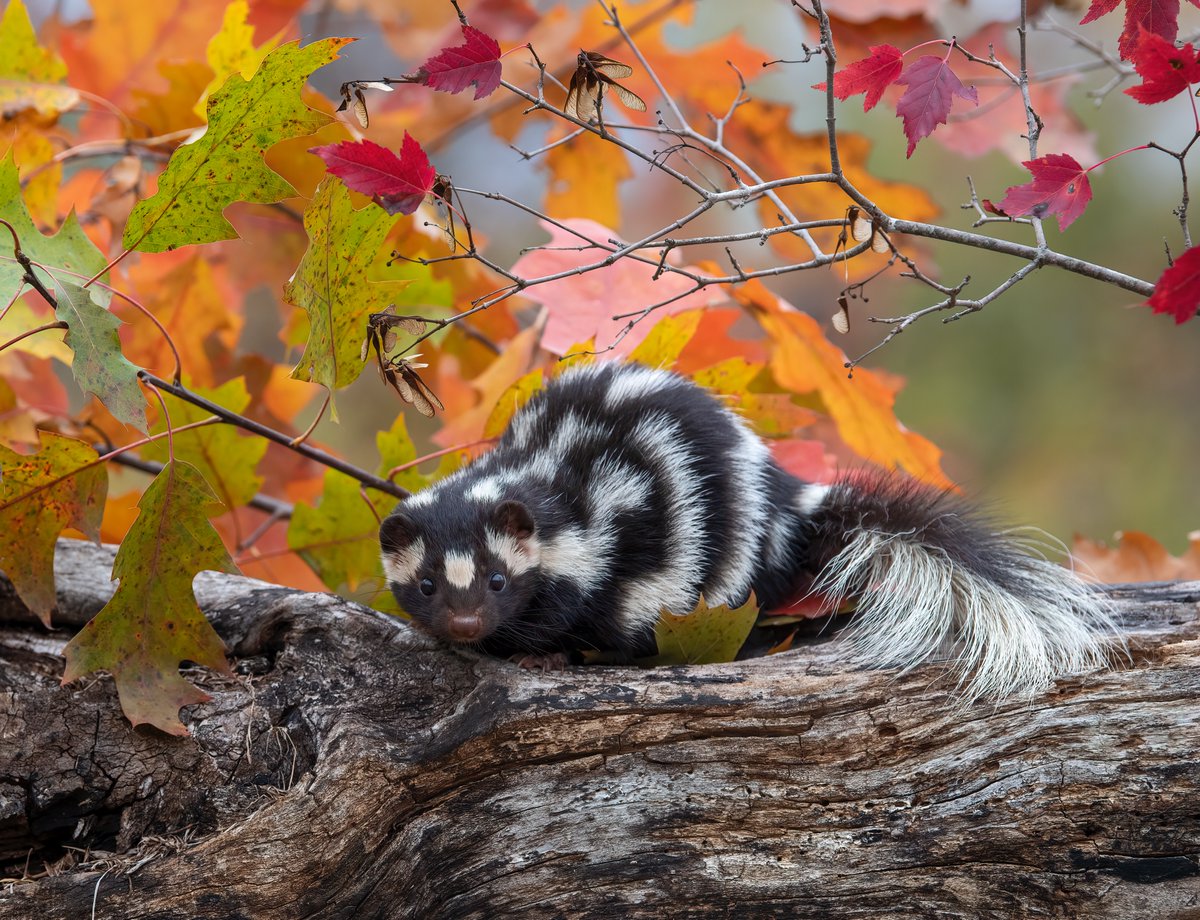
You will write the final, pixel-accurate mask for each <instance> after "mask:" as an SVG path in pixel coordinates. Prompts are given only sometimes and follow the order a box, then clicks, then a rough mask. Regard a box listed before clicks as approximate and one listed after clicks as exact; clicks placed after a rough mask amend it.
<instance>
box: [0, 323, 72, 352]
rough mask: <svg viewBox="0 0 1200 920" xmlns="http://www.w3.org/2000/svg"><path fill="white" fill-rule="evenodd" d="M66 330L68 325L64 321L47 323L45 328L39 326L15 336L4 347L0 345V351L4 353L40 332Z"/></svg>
mask: <svg viewBox="0 0 1200 920" xmlns="http://www.w3.org/2000/svg"><path fill="white" fill-rule="evenodd" d="M66 328H67V324H66V323H64V322H63V321H62V320H59V321H58V322H54V323H46V324H45V325H43V326H38V327H37V328H36V329H28V330H26V331H25V332H22V333H21V334H20V335H18V336H14V337H13V338H11V339H9V340H8V341H7V342H5V343H4V344H3V345H0V351H4V349H6V348H8V347H9V346H10V345H16V344H17V342H19V341H21V339H27V338H29V336H31V335H34V334H36V333H38V332H46V331H47V330H49V329H66Z"/></svg>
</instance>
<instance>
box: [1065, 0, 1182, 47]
mask: <svg viewBox="0 0 1200 920" xmlns="http://www.w3.org/2000/svg"><path fill="white" fill-rule="evenodd" d="M1122 2H1124V3H1125V23H1124V26H1123V27H1122V29H1121V37H1120V38H1119V39H1118V40H1117V50H1118V51H1119V52H1120V54H1121V57H1122V58H1124V59H1125V60H1127V61H1128V60H1132V59H1133V56H1134V55H1135V54H1136V49H1137V42H1138V36H1139V35H1140V34H1141V32H1143V31H1146V32H1151V33H1153V34H1155V35H1158V36H1160V37H1162V38H1163V39H1165V40H1166V41H1168V42H1173V41H1175V35H1176V34H1177V33H1178V31H1179V0H1092V5H1091V6H1090V7H1088V11H1087V12H1086V13H1085V14H1084V16H1083V18H1082V19H1081V20H1079V24H1080V25H1086V24H1087V23H1089V22H1094V21H1095V20H1097V19H1099V18H1100V17H1101V16H1105V15H1107V14H1109V13H1111V12H1112V11H1113V10H1115V9H1116V8H1117V7H1118V6H1120V4H1121V3H1122ZM1192 3H1193V5H1195V3H1196V0H1192Z"/></svg>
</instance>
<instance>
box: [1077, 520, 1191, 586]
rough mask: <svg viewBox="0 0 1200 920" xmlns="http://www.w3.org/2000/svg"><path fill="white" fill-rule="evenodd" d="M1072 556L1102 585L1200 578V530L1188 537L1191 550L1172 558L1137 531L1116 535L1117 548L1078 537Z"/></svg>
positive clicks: (1159, 545)
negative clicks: (1101, 582)
mask: <svg viewBox="0 0 1200 920" xmlns="http://www.w3.org/2000/svg"><path fill="white" fill-rule="evenodd" d="M1071 556H1072V557H1073V558H1074V559H1075V561H1076V562H1077V563H1078V564H1079V566H1080V571H1081V573H1082V574H1084V575H1086V576H1092V577H1094V578H1096V579H1098V580H1099V581H1103V582H1130V581H1176V580H1181V579H1182V580H1188V581H1190V580H1193V579H1200V531H1194V532H1192V533H1190V534H1188V548H1187V550H1186V551H1185V552H1184V554H1183V555H1182V556H1172V555H1171V554H1170V553H1168V552H1167V550H1166V547H1164V546H1163V545H1162V544H1161V543H1159V542H1158V541H1157V540H1155V539H1154V538H1153V537H1151V536H1148V535H1147V534H1144V533H1142V532H1141V531H1138V530H1127V531H1124V532H1123V533H1119V534H1117V545H1116V546H1114V547H1109V546H1105V545H1104V544H1103V543H1101V542H1099V541H1096V540H1089V539H1087V538H1086V537H1081V536H1078V535H1076V537H1075V543H1074V545H1073V546H1072V547H1071Z"/></svg>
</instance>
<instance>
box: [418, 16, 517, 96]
mask: <svg viewBox="0 0 1200 920" xmlns="http://www.w3.org/2000/svg"><path fill="white" fill-rule="evenodd" d="M462 34H463V44H461V45H458V46H457V47H455V48H443V49H442V50H441V51H439V52H438V53H437V54H435V55H434V56H433V57H431V58H430V59H429V60H427V61H426V62H425V63H424V64H422V65H421V67H420V70H419V73H421V74H422V75H423V76H424V77H425V84H426V85H427V86H431V87H433V88H434V89H437V90H441V91H442V92H444V93H461V92H462V91H463V90H464V89H466V88H467V87H468V86H471V85H472V84H474V86H475V98H476V99H482V98H483V97H484V96H490V95H491V94H492V93H493V92H495V91H496V87H498V86H499V85H500V45H499V44H498V43H497V42H496V40H495V39H494V38H492V37H491V36H490V35H488V34H487V33H485V32H481V31H480V30H479V29H476V28H475V27H474V26H463V27H462Z"/></svg>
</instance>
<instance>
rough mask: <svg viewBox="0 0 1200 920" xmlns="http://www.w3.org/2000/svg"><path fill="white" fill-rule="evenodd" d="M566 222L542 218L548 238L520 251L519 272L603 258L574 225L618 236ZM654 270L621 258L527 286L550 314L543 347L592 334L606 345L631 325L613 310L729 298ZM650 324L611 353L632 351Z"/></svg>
mask: <svg viewBox="0 0 1200 920" xmlns="http://www.w3.org/2000/svg"><path fill="white" fill-rule="evenodd" d="M562 224H563V226H561V227H560V226H556V225H552V224H548V223H544V222H543V225H542V226H543V227H545V229H546V230H547V231H548V232H549V234H550V241H549V242H548V243H547V244H546V248H545V249H535V250H532V251H531V252H528V253H526V254H525V255H523V256H521V258H520V259H518V260H517V262H516V264H515V265H513V269H512V270H513V272H514V273H515V274H517V275H519V276H521V277H523V278H535V277H537V276H539V275H549V274H554V273H557V272H561V271H567V270H569V269H572V268H577V267H579V266H581V265H588V264H591V263H593V262H598V261H602V260H603V258H604V255H605V251H604V250H600V249H589V248H583V249H582V250H580V249H578V248H577V247H579V246H580V244H581V243H583V239H581V237H580V236H578V235H576V233H572V232H571V231H572V230H574V231H577V233H579V234H582V235H583V236H584V237H587V238H589V239H593V240H597V241H607V240H609V239H612V238H614V237H616V236H617V234H616V233H615V232H614V231H613V230H610V229H609V228H608V227H605V226H602V225H600V224H597V223H595V222H594V221H590V220H565V221H563V222H562ZM655 273H656V272H655V266H654V265H647V264H646V263H644V262H636V261H634V260H632V259H621V260H619V261H617V262H614V263H613V264H611V265H607V266H604V267H603V268H599V269H596V270H593V271H590V272H587V273H586V274H582V275H571V276H569V277H566V278H563V279H561V280H558V281H551V282H547V283H546V284H539V285H537V286H535V287H530V288H526V289H525V291H524V292H523V296H524V297H527V298H529V299H530V300H534V301H537V302H538V303H540V304H542V305H544V306H545V307H546V310H547V312H548V314H549V317H548V319H547V322H546V329H545V331H544V332H543V334H542V347H543V348H545V349H547V350H548V351H552V352H554V353H555V354H558V355H561V354H566V353H567V350H568V349H569V348H570V347H571V346H572V345H574V344H575V343H576V342H583V341H586V340H587V339H593V338H594V339H595V340H596V345H597V347H598V348H607V347H608V346H610V345H612V344H613V343H614V342H615V341H616V339H617V337H618V336H619V335H620V334H621V331H622V330H623V329H624V328H625V327H626V326H627V325H628V324H629V320H628V319H620V320H616V319H613V318H612V317H613V314H614V313H627V312H630V311H633V310H637V309H639V308H642V307H648V306H651V305H653V304H655V303H659V302H663V301H667V300H671V298H676V297H677V298H679V299H677V300H671V302H670V303H668V304H666V305H665V306H663V307H662V308H660V309H659V310H658V311H656V314H655V315H656V316H665V315H668V314H672V313H682V312H683V311H684V310H690V309H695V308H697V307H703V306H707V305H709V304H712V303H719V302H722V301H724V300H725V294H724V293H722V292H720V291H714V290H708V289H702V290H699V291H695V292H691V293H689V291H690V290H691V288H692V287H693V286H694V285H693V284H692V282H691V281H690V280H688V279H687V278H685V277H683V276H682V275H677V274H674V273H670V272H668V273H665V274H663V275H661V276H659V277H658V278H657V279H655V277H654V275H655ZM652 325H653V320H651V321H650V322H639V323H637V324H635V325H634V326H633V328H632V329H631V330H630V331H629V333H628V335H626V336H625V337H624V338H623V339H622V340H621V341H620V343H619V344H617V346H616V347H615V348H614V349H613V350H612V352H611V354H613V355H614V356H623V355H627V354H629V352H631V351H632V350H633V349H634V348H635V347H637V344H638V343H639V342H640V341H641V340H642V339H644V338H645V337H646V336H647V335H648V334H649V333H650V329H651V327H652Z"/></svg>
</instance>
